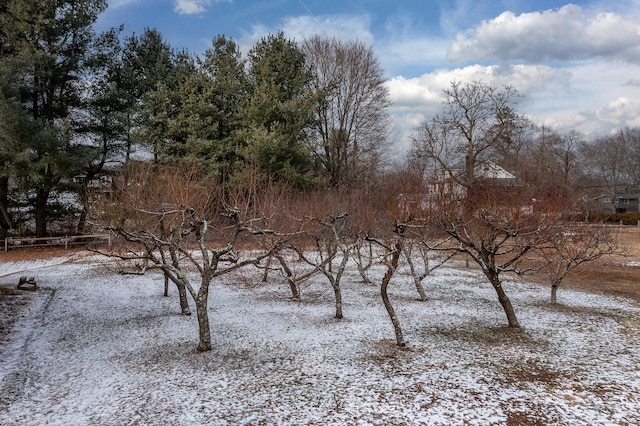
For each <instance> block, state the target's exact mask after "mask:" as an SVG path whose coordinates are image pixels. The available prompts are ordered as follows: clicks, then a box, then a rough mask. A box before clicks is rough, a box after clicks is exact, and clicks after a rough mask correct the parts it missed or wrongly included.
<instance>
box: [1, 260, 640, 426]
mask: <svg viewBox="0 0 640 426" xmlns="http://www.w3.org/2000/svg"><path fill="white" fill-rule="evenodd" d="M65 260H66V259H52V260H48V261H40V262H32V263H26V264H24V263H23V264H17V263H16V264H11V263H7V264H3V265H0V275H4V276H3V277H1V278H0V284H7V283H11V284H15V283H17V281H18V277H19V276H21V275H30V276H35V277H36V279H37V280H38V284H39V285H40V286H41V289H40V291H39V292H37V293H29V294H25V295H23V296H6V297H16V298H22V299H21V300H23V302H24V303H22V304H18V305H15V306H18V307H17V308H16V307H15V306H14V308H15V309H14V310H13V311H11V312H12V314H11V315H15V318H16V321H15V322H14V323H13V325H12V326H11V328H10V330H9V331H10V332H8V333H6V335H5V336H4V337H3V339H2V340H1V341H0V424H3V425H5V424H6V425H9V424H12V425H13V424H17V425H22V424H24V425H44V424H48V425H70V424H73V425H149V424H150V425H198V424H209V425H332V424H335V425H422V424H425V425H438V424H442V425H450V424H470V425H489V424H513V425H517V424H521V425H526V424H558V425H596V424H602V425H605V424H607V425H608V424H611V425H632V424H640V364H639V362H638V361H639V359H640V358H639V354H640V307H638V306H637V304H635V303H634V302H632V301H629V300H626V299H620V298H613V297H605V296H602V295H594V294H586V293H580V292H574V291H568V290H563V289H561V290H560V292H559V300H560V302H561V305H560V306H551V305H549V304H548V303H547V299H548V296H549V295H548V289H546V288H544V287H540V286H536V285H532V284H527V283H516V282H509V283H507V284H506V286H505V287H506V290H507V294H509V295H510V297H511V299H512V302H513V303H514V305H515V308H516V313H517V314H518V315H519V320H520V323H521V324H522V325H523V328H522V330H510V329H506V328H504V327H503V326H504V325H505V324H506V318H505V317H504V313H503V311H502V309H501V308H500V305H499V304H498V301H497V298H496V296H495V293H494V290H493V289H492V288H491V287H490V286H489V284H487V282H486V280H484V279H483V278H482V277H481V276H480V275H479V274H478V271H476V270H474V269H465V268H464V267H463V266H461V265H460V264H451V266H449V267H446V268H442V269H440V270H438V271H436V273H435V274H434V276H432V277H430V278H427V280H426V282H425V284H426V287H427V290H428V293H429V296H430V299H429V300H428V301H427V302H419V301H418V300H417V293H416V291H415V289H414V288H413V287H412V284H411V281H410V277H409V276H407V275H405V274H400V275H397V276H396V277H395V278H394V280H393V281H392V284H391V286H390V295H391V298H392V302H393V304H394V307H395V308H396V311H397V313H398V316H399V319H400V321H401V324H402V326H403V331H404V333H405V337H406V340H407V341H408V342H409V345H408V347H407V348H406V349H400V348H397V347H396V346H395V345H394V335H393V329H392V326H391V323H390V321H389V318H388V316H387V314H386V311H385V310H384V307H383V305H382V302H381V301H380V297H379V288H378V287H377V286H373V285H366V284H363V283H362V282H361V281H360V279H359V277H358V276H357V274H356V272H355V268H351V270H350V271H349V272H348V274H346V275H345V277H344V278H343V288H344V302H345V305H344V314H345V319H343V320H340V321H339V320H335V319H334V318H333V314H334V307H333V301H332V297H333V293H332V290H331V287H330V286H329V285H328V283H326V281H324V280H323V279H322V277H317V279H315V280H314V281H312V282H311V283H309V284H306V285H305V286H304V287H303V289H302V300H301V301H292V300H289V299H288V288H287V286H286V284H284V281H283V280H282V279H281V277H278V276H277V275H276V274H272V275H271V279H270V281H271V282H270V283H268V284H261V283H259V276H260V272H258V271H256V272H247V271H244V272H240V273H238V274H237V275H234V276H228V277H226V278H225V279H224V281H223V282H217V283H216V284H215V285H213V288H212V294H211V296H210V309H211V314H210V315H211V317H210V319H211V324H212V334H213V346H214V348H213V350H212V351H211V352H208V353H202V354H200V353H196V352H195V351H194V349H195V347H196V345H197V321H196V318H195V316H192V317H184V316H181V315H179V314H178V312H179V307H178V301H177V294H176V291H175V288H172V289H171V291H172V293H171V297H169V298H165V297H163V296H162V291H163V280H162V278H161V276H160V275H159V274H157V273H147V275H145V276H123V275H118V274H116V273H114V271H113V268H110V267H109V265H108V264H104V263H102V262H101V261H99V260H98V259H96V258H92V259H81V258H76V259H71V260H70V261H69V262H66V263H65V262H64V261H65ZM382 273H383V269H378V270H376V271H375V273H374V276H375V277H378V278H380V277H381V275H382ZM13 300H18V299H13ZM3 302H4V305H3V304H2V303H3ZM3 306H6V300H4V301H0V310H2V309H4V308H3ZM8 312H10V311H9V310H5V311H4V315H2V314H0V321H4V322H5V324H4V325H5V329H6V328H9V323H10V321H9V319H10V318H8Z"/></svg>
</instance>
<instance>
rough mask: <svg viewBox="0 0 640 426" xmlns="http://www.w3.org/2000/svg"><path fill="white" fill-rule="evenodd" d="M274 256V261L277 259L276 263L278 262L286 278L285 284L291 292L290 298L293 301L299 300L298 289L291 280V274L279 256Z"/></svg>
mask: <svg viewBox="0 0 640 426" xmlns="http://www.w3.org/2000/svg"><path fill="white" fill-rule="evenodd" d="M274 256H275V257H276V259H278V262H280V266H282V270H283V271H284V273H285V275H286V276H287V282H288V283H289V289H290V290H291V298H292V299H293V300H300V289H299V288H298V285H297V284H296V282H295V281H294V279H293V272H292V271H291V269H290V268H289V266H288V265H287V262H285V260H284V258H283V257H282V256H281V255H280V254H277V253H276V254H274Z"/></svg>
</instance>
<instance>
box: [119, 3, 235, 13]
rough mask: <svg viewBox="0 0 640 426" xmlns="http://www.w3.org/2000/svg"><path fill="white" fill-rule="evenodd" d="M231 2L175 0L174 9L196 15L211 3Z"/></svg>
mask: <svg viewBox="0 0 640 426" xmlns="http://www.w3.org/2000/svg"><path fill="white" fill-rule="evenodd" d="M125 1H126V0H125ZM232 2H233V0H176V5H175V8H174V10H175V11H176V12H178V13H179V14H181V15H197V14H199V13H202V12H204V11H205V10H207V6H209V5H210V4H212V3H232Z"/></svg>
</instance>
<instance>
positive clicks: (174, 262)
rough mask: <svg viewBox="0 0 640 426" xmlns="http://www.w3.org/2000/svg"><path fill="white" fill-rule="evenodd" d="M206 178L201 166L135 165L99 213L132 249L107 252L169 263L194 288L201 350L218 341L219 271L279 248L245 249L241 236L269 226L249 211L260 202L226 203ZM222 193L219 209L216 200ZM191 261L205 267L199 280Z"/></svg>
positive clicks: (152, 264) (171, 274)
mask: <svg viewBox="0 0 640 426" xmlns="http://www.w3.org/2000/svg"><path fill="white" fill-rule="evenodd" d="M202 184H203V182H202V180H200V179H199V175H198V174H197V172H196V171H194V170H188V169H185V168H181V167H176V168H171V167H157V166H140V168H139V169H138V170H133V171H130V173H129V179H128V182H127V184H126V185H125V186H124V187H123V188H121V189H119V190H117V191H116V192H115V193H114V194H113V197H112V198H111V199H109V200H103V203H104V204H103V205H102V209H98V211H102V213H103V215H101V216H100V217H97V218H96V220H97V221H98V223H99V224H101V225H102V227H103V228H105V229H108V230H110V231H111V232H114V233H116V234H117V235H119V236H121V237H122V238H123V239H124V240H125V243H124V249H119V250H114V251H110V252H103V254H105V255H107V256H111V257H117V258H120V259H125V260H132V259H144V260H145V261H147V262H148V265H149V269H159V270H161V271H162V272H163V273H164V274H165V276H167V277H168V278H169V279H170V280H171V281H173V282H174V283H176V285H178V288H184V289H186V291H187V292H188V294H189V295H190V296H191V298H192V299H193V301H194V303H195V307H196V314H197V318H198V328H199V344H198V347H197V350H198V351H199V352H204V351H208V350H210V349H211V331H210V326H209V313H208V303H209V289H210V285H211V283H212V281H213V279H214V278H216V277H219V276H222V275H224V274H228V273H230V272H232V271H235V270H237V269H239V268H242V267H244V266H248V265H254V264H257V263H259V262H260V261H261V260H262V259H264V258H266V257H268V256H269V255H270V254H271V252H272V250H273V249H274V248H270V249H267V250H260V251H258V252H256V251H250V252H248V254H247V255H246V256H244V257H243V256H241V255H240V254H239V252H238V249H237V243H238V242H239V241H240V239H241V238H242V237H243V236H255V235H262V234H263V233H264V232H265V230H263V229H260V228H259V227H256V226H255V224H256V223H259V222H261V220H260V218H251V219H245V216H246V215H247V214H248V213H249V212H248V209H247V208H246V207H247V206H248V205H249V204H255V203H248V202H245V203H243V204H241V205H240V208H239V207H234V208H224V206H225V204H226V203H225V200H224V199H223V198H221V197H218V198H217V199H216V200H213V199H212V198H211V194H212V192H211V191H210V190H208V188H207V187H206V186H203V185H202ZM241 198H242V197H241ZM214 201H216V204H217V205H218V208H217V209H212V208H211V204H212V203H213V202H214ZM236 201H237V200H236ZM254 201H255V200H254ZM193 206H195V207H193ZM220 207H223V208H220ZM199 214H202V216H199ZM207 216H209V217H210V219H207V218H206V217H207ZM141 248H142V249H141ZM167 254H168V255H167ZM189 265H190V266H191V267H192V268H195V270H196V271H197V273H196V280H199V283H198V284H197V283H196V280H194V278H193V274H192V273H191V272H190V270H189V268H188V266H189ZM181 302H183V301H182V297H181ZM181 304H182V303H181ZM183 312H184V308H183Z"/></svg>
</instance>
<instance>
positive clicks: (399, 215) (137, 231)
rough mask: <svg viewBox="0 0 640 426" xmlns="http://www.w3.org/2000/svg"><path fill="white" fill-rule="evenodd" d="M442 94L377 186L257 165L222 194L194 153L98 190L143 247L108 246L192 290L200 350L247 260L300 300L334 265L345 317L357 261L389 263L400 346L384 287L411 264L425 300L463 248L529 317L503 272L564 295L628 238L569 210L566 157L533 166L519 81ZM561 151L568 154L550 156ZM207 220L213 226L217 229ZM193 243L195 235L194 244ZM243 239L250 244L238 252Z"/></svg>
mask: <svg viewBox="0 0 640 426" xmlns="http://www.w3.org/2000/svg"><path fill="white" fill-rule="evenodd" d="M445 94H446V97H447V102H446V103H445V106H444V108H443V110H442V112H441V114H439V115H436V116H434V117H431V118H429V119H427V120H425V121H424V122H423V124H422V126H421V127H420V128H419V129H417V130H416V133H415V135H414V146H413V151H412V158H411V160H412V161H411V162H410V164H409V165H408V166H407V167H406V168H404V169H403V170H396V171H395V172H389V173H387V174H385V175H383V178H382V179H380V180H379V181H378V184H377V185H376V186H375V188H374V190H373V191H371V190H370V189H371V188H365V189H363V190H361V191H356V190H352V191H348V192H344V191H337V190H335V189H333V190H320V191H313V192H310V191H302V192H301V191H299V190H295V189H293V188H292V187H290V186H286V185H284V184H283V183H282V182H279V181H278V179H272V180H268V182H269V184H268V185H267V184H266V183H265V181H264V180H263V179H261V173H262V171H261V170H260V169H258V168H254V169H248V170H247V173H248V174H249V175H248V178H247V179H246V183H247V184H246V185H243V186H241V187H237V188H235V190H234V191H230V190H229V188H224V187H222V186H218V190H217V191H212V189H211V187H210V186H209V185H207V182H208V177H207V174H206V173H204V174H203V173H202V172H201V170H200V169H190V171H189V173H186V174H185V172H184V170H185V169H184V167H186V165H191V167H193V165H192V163H191V162H189V161H186V162H184V163H182V166H181V167H178V168H176V169H174V168H166V167H165V168H162V169H160V168H158V167H156V166H153V165H147V166H145V168H143V169H142V173H140V171H138V174H137V175H136V177H135V179H134V178H133V175H132V176H130V177H129V181H128V182H127V183H126V184H125V185H122V186H121V187H120V188H116V191H115V192H114V193H113V194H111V196H110V197H103V198H102V200H101V202H102V205H101V207H100V209H99V211H101V212H104V214H103V215H98V216H97V217H96V222H97V223H101V224H102V226H105V227H106V228H107V229H108V230H110V231H112V232H115V233H116V234H118V235H120V236H121V237H123V238H124V239H125V240H126V242H127V243H128V244H134V246H126V249H127V250H128V251H127V252H125V253H122V252H111V253H109V255H112V256H117V257H120V258H123V259H136V260H137V259H144V260H145V261H146V262H147V263H148V262H151V263H152V267H155V268H158V269H160V270H162V271H163V272H164V274H165V277H166V279H167V280H168V279H170V280H171V281H173V282H175V283H176V285H178V289H179V290H180V291H179V293H180V294H182V295H183V296H182V297H181V304H182V310H183V313H185V312H189V310H188V307H186V305H185V297H184V294H186V293H185V291H184V289H187V290H188V293H190V294H191V295H192V296H193V299H194V302H195V304H196V311H197V313H198V319H199V324H200V345H199V350H201V351H202V350H208V349H210V347H211V343H210V342H211V339H210V331H209V320H208V310H207V305H206V304H207V294H208V291H209V286H210V283H211V281H212V279H213V278H214V277H216V276H218V275H220V274H224V273H227V272H231V271H233V270H235V269H237V268H239V267H242V266H249V265H256V266H259V267H262V268H264V269H265V272H264V274H263V280H267V279H268V275H269V271H270V270H271V269H273V268H275V269H277V270H280V271H281V272H282V274H283V275H284V276H285V277H286V281H287V283H288V284H289V288H290V290H291V297H292V298H299V297H300V288H299V286H300V284H301V283H302V282H303V281H304V280H307V279H309V278H310V277H311V276H313V275H316V274H322V275H324V276H325V277H326V278H327V281H328V283H329V284H330V285H331V287H332V290H333V293H334V297H335V317H336V318H338V319H340V318H342V317H343V316H344V312H343V303H342V292H341V287H340V285H341V279H342V277H343V274H344V272H345V269H346V268H347V266H348V264H349V260H350V259H352V260H353V262H352V263H355V264H357V265H358V269H359V271H360V273H361V276H362V277H363V279H364V281H365V282H369V281H370V279H369V277H368V275H367V269H368V267H370V266H371V265H373V264H374V263H383V264H385V265H386V268H387V269H386V273H385V274H384V276H383V277H382V279H381V282H380V291H381V298H382V301H383V303H384V306H385V308H386V310H387V312H388V313H389V317H390V319H391V322H392V324H393V327H394V331H395V336H396V342H397V344H398V345H400V346H403V345H404V338H403V334H402V329H401V326H400V319H399V318H398V316H397V314H396V312H395V309H394V307H393V304H392V302H391V299H390V297H389V294H388V288H389V285H390V284H391V280H392V278H393V276H394V274H395V272H396V271H397V269H398V267H399V265H400V264H401V261H406V265H407V268H408V269H409V271H410V272H411V275H412V276H413V280H414V283H415V285H416V289H417V294H418V295H419V296H420V299H421V300H426V298H427V296H426V292H425V289H424V287H423V285H422V282H423V281H424V280H425V278H426V277H427V276H428V275H429V274H430V273H431V271H433V269H434V268H436V267H438V266H439V265H441V264H442V262H444V261H447V260H449V259H450V258H451V257H452V256H454V255H455V254H461V255H463V256H464V257H465V258H466V259H469V260H471V261H473V262H475V263H476V264H477V266H478V267H479V268H480V270H481V271H482V273H483V274H484V275H485V276H486V278H487V280H488V282H489V283H490V284H491V286H492V287H493V288H494V290H495V292H496V295H497V298H498V301H499V303H500V304H501V306H502V308H503V310H504V312H505V315H506V318H507V322H508V325H509V327H513V328H517V327H520V324H519V321H518V319H517V315H516V311H515V308H514V306H513V305H512V303H511V300H510V298H509V297H508V295H507V292H506V290H505V287H504V275H505V274H508V273H513V274H525V273H528V272H534V271H535V272H539V271H544V272H546V273H547V275H548V277H549V281H550V284H551V288H552V293H551V299H552V301H553V302H555V300H556V292H557V288H558V286H559V285H560V283H561V282H562V280H563V279H564V277H565V276H566V275H567V274H568V273H569V272H570V271H571V270H572V269H574V268H575V267H577V266H579V265H580V264H582V263H584V262H588V261H593V260H596V259H598V258H600V257H602V256H604V255H611V254H618V253H621V249H620V247H619V245H618V243H617V241H616V239H615V238H614V235H613V234H612V231H611V228H606V227H601V226H593V225H589V224H582V225H580V224H576V223H574V222H573V221H572V206H573V201H574V193H573V188H574V187H573V186H572V185H571V183H570V179H569V176H570V173H569V172H570V168H569V167H568V166H567V167H566V168H565V169H564V170H565V173H559V174H557V173H556V170H555V169H554V168H553V167H551V166H552V165H551V164H547V168H546V169H542V168H535V167H531V166H532V165H534V164H535V163H533V164H529V167H527V166H526V165H525V164H524V163H523V159H525V158H528V157H527V155H530V153H531V152H537V153H538V155H542V151H540V150H538V149H539V148H540V147H543V146H546V147H547V148H548V146H547V145H543V144H542V143H541V142H539V141H536V142H535V143H530V144H525V143H522V141H524V140H527V139H526V137H527V135H528V134H529V133H530V132H531V131H532V127H531V125H530V123H529V122H528V121H527V120H526V119H525V118H524V117H522V116H521V115H519V114H518V113H517V111H515V109H514V108H513V105H514V99H515V96H517V93H516V92H515V91H514V90H513V89H511V88H508V87H507V88H502V89H500V88H494V87H491V86H487V85H485V84H482V83H478V82H476V83H469V84H462V83H453V84H452V85H451V88H450V89H448V90H447V91H446V92H445ZM543 130H544V129H543ZM496 158H501V160H502V162H508V161H511V162H512V164H514V165H519V166H520V167H519V168H518V170H520V172H521V176H519V177H517V178H516V177H514V176H513V175H510V174H507V173H505V172H504V170H503V169H500V168H496V167H490V168H487V167H486V164H487V162H488V161H489V160H491V159H496ZM553 158H556V160H557V159H563V158H564V159H566V158H567V156H566V155H565V156H557V157H553V156H551V157H549V161H551V160H552V159H553ZM556 164H570V162H568V161H566V162H564V163H563V162H558V163H556ZM132 179H133V180H132ZM174 188H176V189H174ZM209 230H215V231H214V232H215V234H214V235H210V236H209V238H208V239H207V235H208V231H209ZM240 236H244V237H245V240H240ZM196 243H197V244H196ZM190 244H196V245H197V247H198V250H197V253H198V255H194V254H193V253H194V252H193V251H192V248H191V246H190ZM239 247H248V248H249V251H247V252H246V253H247V254H245V255H244V256H241V255H240V254H239V253H238V249H239ZM436 253H440V254H438V255H436ZM185 260H188V261H189V263H190V264H192V265H195V267H196V268H197V270H198V272H199V275H200V278H201V284H200V286H199V288H198V289H196V288H194V287H193V285H192V284H191V283H190V281H189V279H188V278H187V277H188V274H187V273H186V272H185V271H184V269H183V266H182V265H183V263H184V261H185ZM263 261H264V262H263ZM434 261H435V262H436V263H435V264H434ZM221 265H224V266H221ZM273 265H275V266H273ZM300 265H303V266H302V267H301V266H300ZM305 265H306V266H305Z"/></svg>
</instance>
